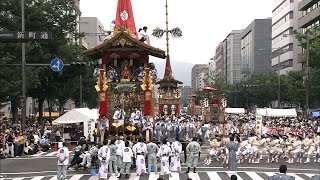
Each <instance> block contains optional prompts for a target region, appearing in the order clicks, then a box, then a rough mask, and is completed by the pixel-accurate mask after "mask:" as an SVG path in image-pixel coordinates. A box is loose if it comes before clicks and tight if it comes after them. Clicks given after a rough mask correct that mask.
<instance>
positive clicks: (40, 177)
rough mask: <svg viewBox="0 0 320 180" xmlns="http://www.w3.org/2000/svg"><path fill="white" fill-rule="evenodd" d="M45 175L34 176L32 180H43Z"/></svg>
mask: <svg viewBox="0 0 320 180" xmlns="http://www.w3.org/2000/svg"><path fill="white" fill-rule="evenodd" d="M44 177H45V176H37V177H34V178H32V179H31V180H41V179H42V178H44Z"/></svg>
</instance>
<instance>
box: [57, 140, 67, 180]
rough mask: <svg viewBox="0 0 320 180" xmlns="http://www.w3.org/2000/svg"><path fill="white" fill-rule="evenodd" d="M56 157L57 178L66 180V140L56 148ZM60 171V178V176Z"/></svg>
mask: <svg viewBox="0 0 320 180" xmlns="http://www.w3.org/2000/svg"><path fill="white" fill-rule="evenodd" d="M57 159H58V175H57V179H58V180H66V178H67V167H68V164H69V150H68V148H67V147H66V142H63V143H62V147H61V148H60V149H59V150H58V153H57ZM61 173H62V178H61Z"/></svg>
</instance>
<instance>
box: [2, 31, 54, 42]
mask: <svg viewBox="0 0 320 180" xmlns="http://www.w3.org/2000/svg"><path fill="white" fill-rule="evenodd" d="M49 39H52V33H51V32H46V31H0V42H28V41H39V40H49Z"/></svg>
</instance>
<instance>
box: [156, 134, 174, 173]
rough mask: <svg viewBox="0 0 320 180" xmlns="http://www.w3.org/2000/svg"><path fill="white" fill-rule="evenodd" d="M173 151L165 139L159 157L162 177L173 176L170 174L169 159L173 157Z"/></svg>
mask: <svg viewBox="0 0 320 180" xmlns="http://www.w3.org/2000/svg"><path fill="white" fill-rule="evenodd" d="M171 154H172V151H171V148H170V147H169V146H168V144H167V140H166V139H163V141H162V146H161V147H160V149H159V151H158V154H157V156H158V157H159V158H160V160H161V163H160V164H161V165H160V167H161V168H160V169H161V171H160V175H161V176H164V177H165V176H166V175H171V172H170V165H169V157H170V156H171Z"/></svg>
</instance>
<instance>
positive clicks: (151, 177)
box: [149, 173, 159, 179]
mask: <svg viewBox="0 0 320 180" xmlns="http://www.w3.org/2000/svg"><path fill="white" fill-rule="evenodd" d="M158 177H159V175H157V174H154V173H150V174H149V179H158Z"/></svg>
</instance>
